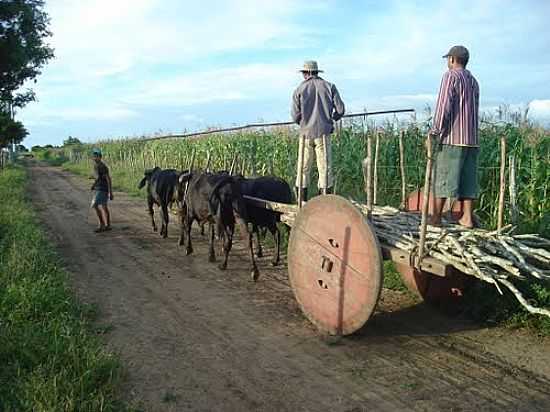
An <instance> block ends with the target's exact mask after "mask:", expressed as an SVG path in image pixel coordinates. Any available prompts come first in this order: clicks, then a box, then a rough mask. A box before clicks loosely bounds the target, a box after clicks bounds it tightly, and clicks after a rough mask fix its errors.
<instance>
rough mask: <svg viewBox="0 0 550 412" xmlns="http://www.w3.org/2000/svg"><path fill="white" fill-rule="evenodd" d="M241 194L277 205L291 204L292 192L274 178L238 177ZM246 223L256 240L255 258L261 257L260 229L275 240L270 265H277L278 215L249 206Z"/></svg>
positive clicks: (279, 217)
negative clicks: (264, 230) (250, 227)
mask: <svg viewBox="0 0 550 412" xmlns="http://www.w3.org/2000/svg"><path fill="white" fill-rule="evenodd" d="M237 179H238V181H239V183H240V188H241V192H242V194H243V195H247V196H252V197H256V198H260V199H264V200H271V201H273V202H279V203H291V202H292V191H291V189H290V186H289V185H288V183H287V182H285V181H284V180H283V179H281V178H278V177H275V176H261V177H256V178H244V177H242V176H239V177H238V178H237ZM247 213H248V222H249V223H251V224H252V233H255V234H256V238H257V243H258V247H257V252H258V253H257V256H258V257H262V255H263V252H262V245H261V243H260V229H267V230H269V232H270V233H271V234H272V235H273V239H275V247H276V252H275V256H274V257H273V260H272V261H271V263H272V264H273V266H276V265H278V264H279V261H280V247H281V233H280V231H279V228H278V227H277V223H279V222H280V221H281V215H280V213H277V212H273V211H271V210H269V209H265V208H260V207H254V206H249V207H247Z"/></svg>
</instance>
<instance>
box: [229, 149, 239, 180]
mask: <svg viewBox="0 0 550 412" xmlns="http://www.w3.org/2000/svg"><path fill="white" fill-rule="evenodd" d="M237 157H238V155H237V153H235V154H234V155H233V161H232V162H231V168H230V169H229V174H230V175H232V174H234V173H235V166H236V165H237Z"/></svg>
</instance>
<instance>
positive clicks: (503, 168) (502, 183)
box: [497, 135, 506, 230]
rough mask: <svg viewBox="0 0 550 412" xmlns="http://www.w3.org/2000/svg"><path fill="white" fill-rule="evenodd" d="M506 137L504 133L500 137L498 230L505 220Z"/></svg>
mask: <svg viewBox="0 0 550 412" xmlns="http://www.w3.org/2000/svg"><path fill="white" fill-rule="evenodd" d="M505 172H506V137H505V136H504V135H502V136H501V138H500V191H499V195H498V218H497V230H501V229H502V223H503V220H504V194H505V190H506V175H505Z"/></svg>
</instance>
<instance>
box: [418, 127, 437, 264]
mask: <svg viewBox="0 0 550 412" xmlns="http://www.w3.org/2000/svg"><path fill="white" fill-rule="evenodd" d="M426 146H427V147H426V148H427V158H428V159H427V161H426V175H425V176H424V198H423V201H422V220H421V221H420V243H419V245H418V260H417V261H416V262H415V263H416V267H418V268H419V267H420V262H421V261H422V259H423V257H424V246H425V243H426V230H427V227H428V209H429V200H430V190H431V186H432V166H433V158H432V155H433V153H432V152H433V148H432V135H431V134H429V133H428V138H427V141H426Z"/></svg>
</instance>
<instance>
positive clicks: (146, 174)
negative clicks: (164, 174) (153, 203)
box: [138, 166, 161, 189]
mask: <svg viewBox="0 0 550 412" xmlns="http://www.w3.org/2000/svg"><path fill="white" fill-rule="evenodd" d="M159 170H161V169H160V167H158V166H155V168H154V169H147V170H145V172H144V173H143V175H144V177H143V179H141V182H139V185H138V189H142V188H143V187H144V186H145V184H146V183H147V182H150V181H151V176H153V174H154V173H155V172H157V171H159Z"/></svg>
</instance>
